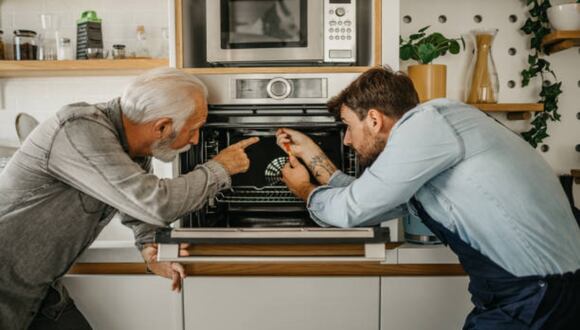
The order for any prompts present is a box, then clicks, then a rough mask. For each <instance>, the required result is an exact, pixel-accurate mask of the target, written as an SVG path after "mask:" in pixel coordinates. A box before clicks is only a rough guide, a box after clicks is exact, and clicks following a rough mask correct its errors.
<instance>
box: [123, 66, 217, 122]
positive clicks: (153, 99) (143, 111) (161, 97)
mask: <svg viewBox="0 0 580 330" xmlns="http://www.w3.org/2000/svg"><path fill="white" fill-rule="evenodd" d="M193 92H201V93H203V95H204V97H206V98H207V87H206V86H205V85H204V84H203V82H202V81H201V80H199V78H197V77H195V76H193V75H190V74H187V73H185V72H182V71H179V70H177V69H173V68H161V69H154V70H150V71H147V72H145V73H144V74H142V75H140V76H138V77H136V78H135V79H134V80H133V81H132V82H131V83H130V84H129V86H127V88H125V91H124V92H123V96H121V110H122V112H123V114H124V115H125V116H127V118H129V119H130V120H131V121H133V122H135V123H139V124H140V123H145V122H149V121H152V120H155V119H159V118H164V117H167V118H171V119H172V120H173V127H174V129H175V131H176V132H177V131H179V130H180V129H181V127H183V125H184V124H185V121H186V120H187V118H189V117H190V116H191V115H192V114H193V112H194V111H195V101H194V99H193V98H192V97H191V94H192V93H193Z"/></svg>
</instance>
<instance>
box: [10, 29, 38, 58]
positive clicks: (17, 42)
mask: <svg viewBox="0 0 580 330" xmlns="http://www.w3.org/2000/svg"><path fill="white" fill-rule="evenodd" d="M37 53H38V46H37V45H36V32H34V31H31V30H16V31H14V59H15V60H16V61H26V60H36V59H38V57H37Z"/></svg>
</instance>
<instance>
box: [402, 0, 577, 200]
mask: <svg viewBox="0 0 580 330" xmlns="http://www.w3.org/2000/svg"><path fill="white" fill-rule="evenodd" d="M560 2H561V1H560ZM558 3H559V2H558V1H554V0H553V1H552V4H558ZM400 6H401V14H400V28H401V35H402V36H403V37H405V38H407V37H408V36H409V35H410V34H412V33H415V32H417V30H419V29H420V28H422V27H424V26H427V25H430V26H431V27H430V28H429V30H427V32H440V33H442V34H443V35H444V36H446V37H448V38H457V37H459V36H460V35H462V36H463V37H464V39H465V41H466V43H467V45H466V46H467V47H466V50H465V51H462V52H461V53H460V54H458V55H450V54H448V55H446V56H444V57H440V58H438V59H436V60H435V61H434V63H437V64H445V65H447V97H448V98H452V99H456V100H461V101H464V93H465V89H466V85H467V74H468V72H467V71H468V66H469V64H470V61H471V58H472V56H473V48H474V47H473V43H472V41H471V40H470V37H469V32H470V31H471V30H473V29H495V28H497V29H498V30H499V31H498V33H497V35H496V38H495V41H494V43H493V46H492V56H493V58H494V61H495V64H496V68H497V72H498V76H499V84H500V91H499V102H500V103H532V102H537V101H538V100H539V96H538V94H539V90H540V87H541V83H542V82H541V81H540V78H536V79H534V80H533V81H532V82H531V83H530V85H529V86H527V87H525V88H522V87H521V75H520V72H521V71H522V70H523V69H525V68H527V60H528V55H529V54H530V47H529V42H530V41H529V36H527V35H525V34H524V33H523V32H521V31H520V27H521V26H522V25H523V24H524V22H525V20H526V19H527V17H528V10H527V7H526V6H525V1H522V0H488V1H476V0H438V1H432V0H401V1H400ZM546 59H547V60H548V61H550V62H551V63H552V68H553V70H554V71H555V72H556V75H557V77H558V79H559V80H560V81H562V90H563V93H562V94H561V95H560V98H559V112H560V114H561V115H562V118H561V122H556V123H549V128H548V133H549V134H550V137H549V138H547V139H545V140H544V145H545V146H544V148H541V146H539V147H538V149H537V150H538V152H539V153H541V154H542V156H543V157H544V158H545V159H546V160H547V161H548V162H549V163H550V165H551V166H552V168H553V169H554V171H555V172H556V173H558V174H565V173H567V174H569V173H570V170H571V169H572V168H575V169H578V168H580V152H579V151H576V150H575V148H576V145H578V144H580V50H579V48H578V47H576V48H572V49H568V50H565V51H562V52H559V53H556V54H553V55H550V56H548V57H546ZM409 64H414V62H413V61H405V62H401V66H400V67H401V70H403V71H406V70H407V66H408V65H409ZM546 78H548V79H551V80H553V77H551V76H550V77H546ZM494 117H495V118H497V119H498V120H500V121H501V122H502V123H504V124H505V125H506V126H508V127H509V128H511V129H512V130H514V131H517V132H522V131H526V130H528V129H529V127H530V120H523V121H507V118H506V114H505V113H498V114H494ZM542 150H547V151H542ZM575 186H576V187H575V191H574V192H575V195H576V200H577V202H578V200H579V198H578V195H579V194H580V189H579V188H578V186H579V185H575ZM577 204H578V203H577Z"/></svg>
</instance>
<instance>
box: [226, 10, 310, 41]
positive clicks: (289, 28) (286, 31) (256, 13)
mask: <svg viewBox="0 0 580 330" xmlns="http://www.w3.org/2000/svg"><path fill="white" fill-rule="evenodd" d="M221 17H222V21H221V48H222V49H243V48H283V47H305V46H306V45H307V42H308V39H307V29H308V22H307V19H308V6H307V1H306V0H221Z"/></svg>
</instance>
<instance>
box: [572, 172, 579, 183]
mask: <svg viewBox="0 0 580 330" xmlns="http://www.w3.org/2000/svg"><path fill="white" fill-rule="evenodd" d="M570 174H571V175H572V176H573V177H574V182H576V183H580V170H571V171H570Z"/></svg>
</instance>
